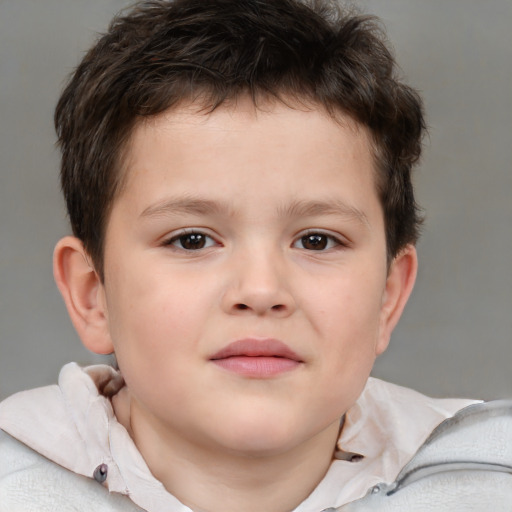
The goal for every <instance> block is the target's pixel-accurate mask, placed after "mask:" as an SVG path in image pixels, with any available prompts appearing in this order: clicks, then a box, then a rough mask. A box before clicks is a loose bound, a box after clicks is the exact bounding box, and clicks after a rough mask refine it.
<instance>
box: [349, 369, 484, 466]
mask: <svg viewBox="0 0 512 512" xmlns="http://www.w3.org/2000/svg"><path fill="white" fill-rule="evenodd" d="M475 402H476V401H475V400H468V399H458V398H455V399H452V398H448V399H446V398H443V399H440V398H432V397H429V396H426V395H423V394H422V393H419V392H417V391H414V390H413V389H409V388H406V387H403V386H398V385H396V384H391V383H389V382H385V381H382V380H380V379H376V378H370V379H369V380H368V383H367V385H366V387H365V389H364V391H363V393H362V394H361V396H360V397H359V399H358V401H357V402H356V404H355V405H354V406H353V407H352V408H351V409H350V410H349V411H348V413H347V426H348V428H347V430H348V431H349V433H350V434H351V436H350V437H352V438H353V439H354V442H356V443H357V444H359V443H361V444H362V446H361V448H363V449H364V448H366V450H368V447H372V448H373V450H375V452H376V453H374V454H373V455H375V456H377V455H378V454H382V453H383V452H388V453H389V452H390V451H392V452H394V456H395V457H396V459H397V462H398V463H399V464H400V465H402V464H404V463H405V462H407V460H408V459H409V458H410V457H411V456H412V455H413V454H414V453H415V452H416V450H417V449H418V447H419V446H420V445H421V444H422V443H423V442H424V441H425V439H426V438H427V436H428V435H429V434H430V432H432V430H433V429H434V428H435V427H436V426H437V425H439V424H440V423H441V422H442V421H444V420H445V419H446V418H449V417H451V416H453V415H454V414H455V413H456V412H457V411H459V410H460V409H462V408H464V407H466V406H468V405H471V404H473V403H475ZM372 448H370V449H372ZM354 451H356V452H357V450H354ZM369 455H370V454H369Z"/></svg>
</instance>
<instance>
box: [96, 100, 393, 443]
mask: <svg viewBox="0 0 512 512" xmlns="http://www.w3.org/2000/svg"><path fill="white" fill-rule="evenodd" d="M126 172H127V181H126V186H125V187H124V189H123V190H122V192H121V193H120V195H119V197H118V198H117V199H116V202H115V204H114V206H113V210H112V213H111V217H110V219H109V223H108V227H107V236H106V241H105V285H104V301H105V304H106V316H107V319H108V325H109V331H110V335H109V339H107V338H106V339H105V347H106V348H108V345H109V344H110V343H112V347H113V349H115V352H116V355H117V358H118V362H119V365H120V368H121V370H122V372H123V374H124V376H125V380H126V382H127V385H128V388H129V390H130V391H131V394H132V396H133V403H132V423H135V425H137V423H139V424H146V425H147V424H151V425H153V426H155V427H156V428H157V429H159V430H160V429H162V428H163V429H165V432H166V435H169V436H171V438H172V437H173V436H174V437H176V438H178V439H181V440H184V439H186V440H188V441H191V442H193V443H195V444H197V445H201V446H207V447H210V448H211V447H216V448H219V447H220V448H222V449H226V450H230V451H232V450H235V451H242V452H250V453H272V452H277V451H280V450H287V449H289V448H291V447H293V446H295V445H298V444H300V443H304V442H306V441H308V440H310V439H314V438H315V437H316V436H319V435H322V433H324V432H327V431H330V432H331V433H332V432H333V431H334V429H336V430H337V425H338V423H339V420H340V417H341V416H342V414H343V413H344V412H345V411H346V410H347V408H348V407H350V406H351V405H352V404H353V403H354V401H355V400H356V398H357V397H358V395H359V394H360V392H361V390H362V388H363V387H364V385H365V382H366V380H367V377H368V375H369V373H370V370H371V368H372V365H373V363H374V359H375V357H376V356H377V355H378V354H379V353H381V352H382V351H383V350H384V349H385V348H386V346H387V343H388V338H389V334H390V331H391V329H392V327H393V326H394V323H396V320H397V318H395V317H393V314H394V313H393V312H392V309H393V307H394V306H393V305H392V304H391V305H390V303H389V301H390V299H389V295H391V294H392V293H390V291H389V288H390V285H389V279H388V273H387V266H386V243H385V235H384V220H383V214H382V210H381V206H380V203H379V200H378V197H377V193H376V189H375V183H374V163H373V158H372V155H371V153H370V149H369V143H368V138H367V134H366V132H365V130H363V129H360V128H359V127H357V126H356V125H355V124H354V123H353V122H351V121H350V120H346V122H344V123H343V124H342V125H340V124H338V123H336V122H335V121H333V120H332V119H331V118H330V117H328V116H327V115H325V114H324V113H322V112H321V111H316V110H313V111H304V110H300V109H291V108H288V107H286V106H284V105H281V104H274V105H267V106H266V108H262V109H261V110H258V111H256V110H255V109H254V107H253V105H252V103H250V102H245V101H242V102H239V103H238V106H237V107H236V108H235V107H233V106H225V107H221V108H219V109H218V110H216V111H215V112H213V113H212V114H210V115H205V114H198V113H197V111H196V110H195V109H191V108H189V109H186V108H183V109H179V110H174V111H172V112H169V113H167V114H165V115H161V116H159V117H158V118H156V119H154V120H151V121H149V122H147V123H141V124H140V125H139V126H138V127H137V128H136V130H135V133H134V135H133V139H132V141H131V145H130V152H129V155H128V157H127V160H126ZM392 272H393V266H392V269H391V272H390V275H392ZM102 293H103V292H102ZM395 316H396V315H395ZM398 316H399V313H398ZM391 317H393V318H391ZM264 356H265V357H264ZM160 431H161V430H160Z"/></svg>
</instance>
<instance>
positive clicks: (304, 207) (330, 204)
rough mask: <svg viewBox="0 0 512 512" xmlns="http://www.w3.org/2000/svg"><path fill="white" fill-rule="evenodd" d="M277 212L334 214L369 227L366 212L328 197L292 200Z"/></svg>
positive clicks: (292, 214)
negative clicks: (315, 199) (320, 199)
mask: <svg viewBox="0 0 512 512" xmlns="http://www.w3.org/2000/svg"><path fill="white" fill-rule="evenodd" d="M279 213H280V214H281V215H283V216H285V217H294V216H297V217H316V216H320V215H336V216H338V217H345V218H347V219H349V220H355V221H357V222H360V223H361V224H364V225H366V226H368V227H370V222H369V221H368V217H367V216H366V214H365V213H364V212H363V211H362V210H360V209H359V208H356V207H355V206H352V205H349V204H347V203H346V202H344V201H342V200H340V199H328V200H325V201H304V200H300V201H294V202H293V203H292V204H291V205H289V206H286V207H284V208H281V209H280V211H279Z"/></svg>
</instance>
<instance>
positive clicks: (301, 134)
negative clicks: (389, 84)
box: [120, 98, 376, 200]
mask: <svg viewBox="0 0 512 512" xmlns="http://www.w3.org/2000/svg"><path fill="white" fill-rule="evenodd" d="M123 168H124V169H123V172H124V180H123V181H124V184H123V189H122V190H121V194H120V195H121V196H122V195H123V194H124V193H126V192H127V191H129V190H132V191H133V189H134V188H136V189H137V191H138V192H137V197H135V196H133V198H134V199H135V200H136V199H137V198H140V197H141V195H142V191H143V190H144V189H145V186H146V185H149V181H151V180H153V182H154V180H155V179H158V180H160V182H161V184H162V187H161V190H162V194H163V195H165V194H168V192H169V189H168V186H167V185H169V183H170V182H172V185H173V186H174V187H176V189H177V190H176V192H177V193H179V192H180V190H179V188H180V186H181V185H182V184H183V183H185V182H186V181H187V178H189V181H193V182H194V186H195V188H196V189H197V190H201V189H206V190H207V191H208V194H209V195H211V196H217V197H216V199H218V198H220V197H222V196H224V197H226V196H228V197H231V198H232V199H233V192H234V189H235V188H236V187H237V186H245V187H251V186H256V185H257V186H260V185H261V183H262V182H265V183H267V184H268V188H269V190H268V194H269V196H270V195H272V193H273V192H274V191H277V190H280V189H282V188H283V185H284V188H286V187H287V188H288V189H289V191H290V196H292V195H295V199H296V200H300V199H301V198H302V196H303V195H308V193H313V195H314V193H318V194H321V193H331V192H332V189H331V187H332V179H331V178H332V175H333V174H340V175H341V174H344V175H345V179H347V176H348V179H349V180H350V179H351V180H352V181H358V187H359V188H361V187H363V188H364V189H365V191H366V192H367V193H369V192H371V193H372V195H373V194H374V193H375V190H376V187H375V183H374V182H375V179H374V174H375V172H374V168H375V165H374V158H373V152H372V146H371V143H370V137H369V134H368V130H367V129H366V128H365V127H364V126H361V125H360V124H358V123H356V122H355V121H353V120H352V119H351V118H349V117H347V116H344V115H342V114H340V113H338V115H336V116H331V115H329V114H328V113H327V112H326V111H325V109H324V108H323V107H320V106H318V107H317V106H315V105H304V104H297V103H295V104H291V105H289V104H284V103H282V102H280V101H277V100H275V101H268V102H265V103H260V104H258V105H257V106H255V104H254V102H253V101H252V100H251V99H250V98H241V99H240V98H239V99H238V100H237V101H236V102H235V101H232V102H229V103H226V104H223V105H221V106H220V107H218V108H217V109H215V110H214V111H206V110H205V109H204V107H203V106H202V105H201V104H199V103H188V104H184V105H181V106H180V107H178V108H173V109H170V110H168V111H166V112H164V113H162V114H160V115H158V116H155V117H152V118H149V119H145V120H143V121H141V122H139V123H138V124H137V125H136V126H135V128H134V130H133V133H132V136H131V139H130V141H129V144H128V146H127V148H126V152H125V159H124V165H123ZM349 170H350V171H351V173H350V172H348V171H349ZM357 174H359V175H357ZM156 175H158V177H157V176H156ZM283 181H284V182H285V183H284V184H283ZM164 182H165V186H164ZM153 185H154V183H153ZM188 185H190V183H188V184H187V186H188ZM153 191H154V187H153ZM185 192H187V191H185ZM163 199H165V197H163Z"/></svg>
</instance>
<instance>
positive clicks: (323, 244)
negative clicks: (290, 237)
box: [162, 230, 348, 252]
mask: <svg viewBox="0 0 512 512" xmlns="http://www.w3.org/2000/svg"><path fill="white" fill-rule="evenodd" d="M194 237H197V242H198V245H199V247H195V248H191V247H185V246H184V242H185V239H187V238H189V241H190V238H194ZM315 237H316V238H317V240H316V242H315V241H314V238H315ZM308 239H309V242H312V243H313V244H314V243H318V244H319V245H318V247H319V248H309V249H308V248H307V247H304V246H303V247H299V246H298V245H297V244H300V243H302V244H304V243H306V242H307V241H308ZM201 240H202V241H203V242H204V245H202V246H201ZM178 243H179V244H180V245H178ZM162 245H163V246H166V247H172V248H173V249H176V250H179V251H185V252H196V251H201V250H203V249H208V248H209V247H213V246H215V245H219V243H218V242H217V241H216V240H215V239H214V238H213V237H211V236H210V235H208V234H206V233H204V232H203V231H200V230H189V231H182V232H180V233H178V234H176V235H173V236H172V237H170V238H169V239H167V240H165V241H164V242H163V244H162ZM347 246H348V243H347V242H346V241H344V240H341V239H340V238H338V237H336V236H334V235H331V234H328V233H324V232H322V231H313V230H312V231H308V232H306V233H303V234H301V235H300V236H299V237H298V238H297V239H296V240H295V241H294V242H293V244H292V247H293V248H296V249H302V250H304V251H311V252H325V251H330V250H336V249H337V248H345V247H347Z"/></svg>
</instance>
